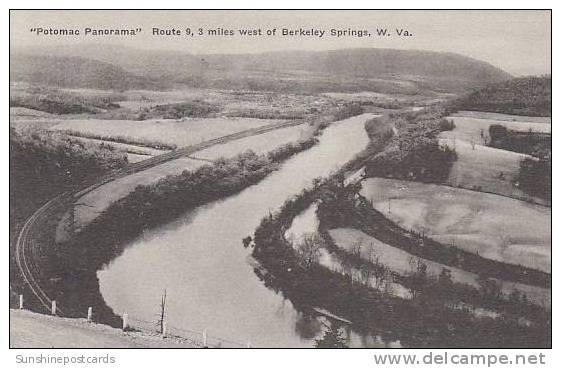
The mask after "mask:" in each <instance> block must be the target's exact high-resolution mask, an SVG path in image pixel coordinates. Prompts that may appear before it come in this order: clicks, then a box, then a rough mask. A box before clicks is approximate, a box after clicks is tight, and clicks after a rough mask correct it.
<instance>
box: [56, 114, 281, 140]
mask: <svg viewBox="0 0 561 368" xmlns="http://www.w3.org/2000/svg"><path fill="white" fill-rule="evenodd" d="M275 122H280V120H279V121H271V120H259V119H236V118H232V119H227V118H215V119H189V120H184V121H179V120H146V121H130V120H93V119H92V120H88V119H84V120H65V121H63V122H61V123H60V124H57V125H55V126H54V127H52V128H51V129H53V130H63V131H66V130H70V131H72V134H81V135H84V136H86V137H101V138H102V139H104V138H103V137H109V138H110V137H113V138H115V137H118V138H119V139H120V138H122V141H123V143H127V142H126V141H128V142H130V143H133V144H139V143H142V142H146V145H148V146H150V145H151V144H152V143H154V142H156V144H158V145H159V144H164V145H166V146H177V147H184V146H189V145H192V144H197V143H200V142H202V141H206V140H209V139H213V138H218V137H221V136H225V135H228V134H232V133H236V132H239V131H242V130H246V129H251V128H256V127H260V126H263V125H267V124H272V123H275Z"/></svg>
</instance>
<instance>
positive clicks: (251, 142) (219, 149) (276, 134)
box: [193, 124, 311, 160]
mask: <svg viewBox="0 0 561 368" xmlns="http://www.w3.org/2000/svg"><path fill="white" fill-rule="evenodd" d="M309 134H311V127H310V126H309V125H307V124H302V125H297V126H293V127H288V128H283V129H278V130H273V131H271V132H269V133H266V134H261V135H255V136H251V137H247V138H243V139H238V140H235V141H232V142H228V143H226V144H219V145H215V146H212V147H210V148H207V149H204V150H201V151H199V152H197V153H195V154H194V155H193V157H195V158H202V159H206V160H215V159H217V158H220V157H232V156H235V155H237V154H238V153H241V152H243V151H245V150H248V149H250V150H252V151H253V152H255V153H257V154H262V153H266V152H269V151H272V150H274V149H275V148H278V147H280V146H282V145H285V144H287V143H290V142H296V141H298V140H299V139H301V138H306V137H307V136H308V135H309Z"/></svg>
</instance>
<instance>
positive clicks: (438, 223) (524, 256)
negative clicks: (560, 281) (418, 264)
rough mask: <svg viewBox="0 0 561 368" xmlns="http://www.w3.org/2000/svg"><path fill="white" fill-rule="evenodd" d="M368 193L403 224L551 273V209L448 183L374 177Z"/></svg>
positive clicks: (366, 185) (487, 255) (366, 187)
mask: <svg viewBox="0 0 561 368" xmlns="http://www.w3.org/2000/svg"><path fill="white" fill-rule="evenodd" d="M362 194H363V195H364V196H365V197H367V198H368V199H369V200H371V201H372V203H373V206H374V208H375V209H376V210H378V211H380V212H381V213H383V214H384V216H386V217H388V218H389V219H391V220H392V221H394V222H396V223H397V224H398V225H399V226H401V227H403V228H405V229H408V230H409V229H413V230H415V231H417V232H421V233H425V234H426V235H428V236H430V237H432V238H434V239H435V240H438V241H440V242H443V243H446V244H450V245H452V246H455V247H459V248H461V249H464V250H466V251H468V252H472V253H476V254H479V255H480V256H482V257H484V258H489V259H493V260H497V261H500V262H506V263H511V264H520V265H522V266H525V267H529V268H533V269H537V270H541V271H543V272H547V273H550V272H551V222H550V219H551V209H550V208H547V207H542V206H539V205H533V204H529V203H527V202H524V201H519V200H515V199H510V198H506V197H502V196H497V195H493V194H487V193H478V192H474V191H469V190H463V189H457V188H451V187H447V186H442V185H434V184H421V183H415V182H409V181H400V180H392V179H381V178H373V179H367V180H365V181H363V189H362Z"/></svg>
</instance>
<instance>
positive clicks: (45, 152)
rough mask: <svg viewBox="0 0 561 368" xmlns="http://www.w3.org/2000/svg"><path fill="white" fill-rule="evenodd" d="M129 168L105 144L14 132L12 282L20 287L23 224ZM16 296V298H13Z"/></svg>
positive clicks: (50, 134) (51, 134)
mask: <svg viewBox="0 0 561 368" xmlns="http://www.w3.org/2000/svg"><path fill="white" fill-rule="evenodd" d="M126 164H127V158H126V155H124V154H123V153H122V152H117V151H114V150H113V149H112V148H111V147H110V146H108V145H104V144H99V145H95V144H86V143H84V142H81V141H77V140H75V139H72V138H69V137H67V136H64V135H62V134H59V133H56V132H50V131H44V130H38V129H30V130H24V131H18V132H16V131H15V130H14V129H13V128H10V280H11V283H12V284H14V283H17V280H19V273H18V272H17V270H15V268H14V267H15V264H14V262H13V259H12V256H13V253H12V252H11V250H12V248H11V246H12V245H13V243H14V241H15V239H16V236H17V234H18V231H19V229H20V227H21V226H22V224H23V222H24V221H25V220H26V219H27V218H28V217H29V216H31V214H32V213H33V212H34V211H35V210H36V209H37V208H38V207H40V206H41V205H42V204H44V203H45V202H47V201H48V200H49V199H51V198H53V197H54V196H56V195H57V194H59V193H62V192H63V191H65V190H67V189H70V188H72V187H74V186H75V185H78V184H80V183H81V182H83V181H84V180H89V179H92V178H95V177H98V176H100V175H102V174H104V173H106V172H108V171H111V170H113V169H118V168H120V167H123V166H124V165H126ZM10 296H12V295H10Z"/></svg>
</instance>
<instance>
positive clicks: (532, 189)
mask: <svg viewBox="0 0 561 368" xmlns="http://www.w3.org/2000/svg"><path fill="white" fill-rule="evenodd" d="M489 136H490V138H491V140H490V142H489V145H490V146H491V147H495V148H500V149H505V150H509V151H514V152H519V153H524V154H527V155H531V156H532V157H528V158H524V159H523V160H521V161H520V171H519V174H518V177H517V178H516V183H515V184H516V185H518V186H519V188H520V189H522V190H523V191H524V192H526V193H528V194H530V195H533V196H536V197H539V198H543V199H546V200H549V201H551V184H552V182H551V179H552V176H551V175H552V174H551V173H552V171H551V170H552V166H551V134H546V133H537V132H531V131H528V132H519V131H513V130H510V129H507V128H505V127H503V126H502V125H491V126H490V127H489Z"/></svg>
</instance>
